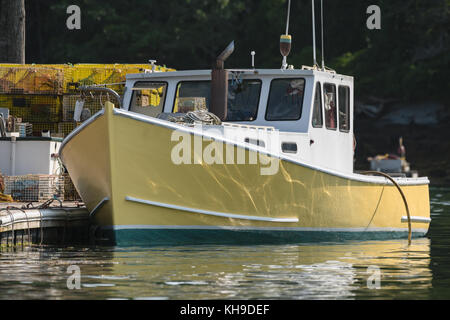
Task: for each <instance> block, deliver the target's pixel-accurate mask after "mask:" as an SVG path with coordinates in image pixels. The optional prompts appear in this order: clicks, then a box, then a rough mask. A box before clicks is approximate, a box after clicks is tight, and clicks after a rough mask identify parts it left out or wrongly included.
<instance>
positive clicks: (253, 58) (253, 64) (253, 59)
mask: <svg viewBox="0 0 450 320" xmlns="http://www.w3.org/2000/svg"><path fill="white" fill-rule="evenodd" d="M250 54H251V55H252V68H253V69H255V51H252V52H250Z"/></svg>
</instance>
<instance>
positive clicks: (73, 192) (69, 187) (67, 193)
mask: <svg viewBox="0 0 450 320" xmlns="http://www.w3.org/2000/svg"><path fill="white" fill-rule="evenodd" d="M62 176H63V177H64V201H82V200H81V197H80V195H79V194H78V191H77V189H75V186H74V184H73V182H72V179H71V178H70V176H69V174H68V173H64V174H63V175H62Z"/></svg>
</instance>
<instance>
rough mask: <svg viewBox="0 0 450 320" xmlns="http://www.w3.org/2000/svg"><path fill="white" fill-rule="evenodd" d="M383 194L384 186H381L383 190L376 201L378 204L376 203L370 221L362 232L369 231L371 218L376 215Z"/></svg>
mask: <svg viewBox="0 0 450 320" xmlns="http://www.w3.org/2000/svg"><path fill="white" fill-rule="evenodd" d="M383 192H384V186H383V189H381V193H380V198H379V199H378V203H377V206H376V207H375V211H374V212H373V215H372V218H371V219H370V221H369V224H368V225H367V227H366V229H365V230H364V232H366V231H367V229H369V226H370V224H371V223H372V221H373V218H375V214H376V213H377V211H378V207H379V206H380V203H381V198H383Z"/></svg>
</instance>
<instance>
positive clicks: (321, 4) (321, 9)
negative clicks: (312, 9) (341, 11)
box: [320, 0, 325, 71]
mask: <svg viewBox="0 0 450 320" xmlns="http://www.w3.org/2000/svg"><path fill="white" fill-rule="evenodd" d="M320 30H322V70H323V71H325V51H324V48H323V0H320Z"/></svg>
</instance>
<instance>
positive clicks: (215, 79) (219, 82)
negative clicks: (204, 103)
mask: <svg viewBox="0 0 450 320" xmlns="http://www.w3.org/2000/svg"><path fill="white" fill-rule="evenodd" d="M233 51H234V41H231V43H230V44H229V45H228V47H226V48H225V50H223V51H222V53H221V54H220V55H219V56H218V57H217V59H216V63H215V65H214V68H213V69H212V71H211V106H210V110H209V111H210V112H212V113H214V114H215V115H216V116H217V117H218V118H219V119H220V120H221V121H224V120H225V119H226V118H227V103H228V101H227V96H228V71H227V70H225V69H224V61H225V60H226V59H227V58H228V57H229V56H230V55H231V54H232V53H233Z"/></svg>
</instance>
